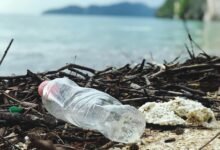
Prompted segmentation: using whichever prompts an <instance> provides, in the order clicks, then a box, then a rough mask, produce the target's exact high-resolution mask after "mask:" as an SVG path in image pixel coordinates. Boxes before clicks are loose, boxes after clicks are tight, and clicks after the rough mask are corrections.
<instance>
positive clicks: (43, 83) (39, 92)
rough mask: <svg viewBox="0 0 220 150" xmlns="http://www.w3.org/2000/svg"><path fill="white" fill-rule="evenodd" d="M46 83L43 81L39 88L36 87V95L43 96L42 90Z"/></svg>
mask: <svg viewBox="0 0 220 150" xmlns="http://www.w3.org/2000/svg"><path fill="white" fill-rule="evenodd" d="M47 83H48V81H43V82H42V83H41V84H40V85H39V86H38V94H39V95H40V96H42V95H43V90H44V87H45V86H46V85H47Z"/></svg>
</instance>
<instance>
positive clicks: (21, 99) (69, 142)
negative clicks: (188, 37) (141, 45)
mask: <svg viewBox="0 0 220 150" xmlns="http://www.w3.org/2000/svg"><path fill="white" fill-rule="evenodd" d="M58 77H68V78H70V79H71V80H73V81H75V82H76V83H78V84H79V85H80V86H83V87H91V88H95V89H98V90H101V91H104V92H107V93H109V94H110V95H112V96H114V97H115V98H117V99H119V100H120V101H121V102H122V103H123V104H130V105H133V106H135V107H139V106H141V105H142V104H144V103H146V102H152V101H157V102H165V101H169V100H171V99H173V98H174V97H176V96H181V97H186V98H189V99H192V100H195V101H199V102H201V103H202V104H203V105H205V106H207V107H209V108H211V109H212V110H213V111H214V112H215V115H216V118H217V119H218V120H219V119H220V99H219V94H220V93H219V92H220V89H219V87H220V58H219V57H216V56H209V55H207V54H205V53H201V54H199V55H198V56H197V57H195V56H191V58H190V59H188V60H187V61H185V62H184V63H181V64H180V63H178V62H177V60H174V61H172V62H170V63H165V64H153V63H148V62H146V61H145V60H143V61H142V62H141V63H140V64H138V65H136V66H131V65H129V64H127V65H125V66H123V67H121V68H113V67H110V68H107V69H105V70H102V71H97V70H95V69H92V68H88V67H84V66H80V65H76V64H68V65H66V66H64V67H62V68H60V69H58V70H54V71H48V72H43V73H33V72H31V71H30V70H28V71H27V74H26V75H21V76H1V77H0V111H1V113H0V149H22V148H23V149H25V148H26V147H27V146H28V149H32V148H39V149H54V150H55V149H56V150H58V149H83V148H84V149H101V148H102V149H106V148H107V147H110V146H111V144H109V140H108V139H106V138H105V137H104V136H102V135H101V134H99V133H97V132H93V131H87V130H82V129H79V128H77V127H75V126H73V125H70V124H66V123H65V122H62V121H60V120H56V119H55V118H54V117H52V116H51V115H49V114H48V113H47V111H46V110H45V108H43V106H42V102H41V98H40V96H39V95H38V93H37V88H38V85H39V84H40V83H41V82H42V81H44V80H51V79H54V78H58ZM12 106H19V107H20V108H22V110H23V111H21V112H17V113H14V112H10V111H9V108H10V110H11V108H12ZM114 144H117V143H114Z"/></svg>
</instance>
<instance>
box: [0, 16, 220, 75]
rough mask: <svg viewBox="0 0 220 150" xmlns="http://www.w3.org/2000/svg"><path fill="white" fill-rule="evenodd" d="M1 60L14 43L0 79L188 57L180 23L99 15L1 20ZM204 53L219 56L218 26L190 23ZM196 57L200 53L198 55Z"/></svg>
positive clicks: (2, 66)
mask: <svg viewBox="0 0 220 150" xmlns="http://www.w3.org/2000/svg"><path fill="white" fill-rule="evenodd" d="M0 20H1V22H0V56H2V55H3V53H4V50H5V48H6V47H7V45H8V43H9V41H10V39H11V38H14V39H15V41H14V43H13V45H12V47H11V49H10V50H9V52H8V55H7V56H6V58H5V60H4V62H3V64H2V65H1V66H0V75H11V74H12V73H15V74H25V73H26V70H27V69H30V70H32V71H34V72H42V71H47V70H53V69H57V68H58V67H62V66H63V65H65V64H66V63H77V64H81V65H86V66H89V67H93V68H97V69H102V68H105V67H107V66H122V65H124V64H126V63H136V62H140V61H141V59H143V58H145V59H147V60H148V61H156V62H163V60H164V59H165V60H172V59H174V58H175V57H176V56H179V55H181V60H184V59H186V58H187V55H186V50H185V48H184V43H187V42H188V40H187V35H186V33H185V30H184V28H183V24H182V22H181V21H179V20H169V19H156V18H132V17H104V16H19V15H17V16H16V15H14V16H13V15H0ZM189 28H190V30H191V33H192V35H193V37H194V40H196V41H197V42H198V43H199V44H200V45H201V47H203V48H204V49H205V50H206V51H207V52H208V53H211V54H216V55H220V52H219V51H218V50H219V48H220V37H219V35H220V30H219V29H220V23H219V22H212V23H202V22H196V21H191V22H189ZM197 52H199V51H197Z"/></svg>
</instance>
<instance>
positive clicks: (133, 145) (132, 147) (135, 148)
mask: <svg viewBox="0 0 220 150" xmlns="http://www.w3.org/2000/svg"><path fill="white" fill-rule="evenodd" d="M129 150H139V146H138V145H137V144H132V145H131V146H130V148H129Z"/></svg>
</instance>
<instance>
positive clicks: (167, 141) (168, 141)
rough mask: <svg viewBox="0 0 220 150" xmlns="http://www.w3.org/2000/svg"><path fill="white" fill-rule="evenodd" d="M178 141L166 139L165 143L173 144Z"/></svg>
mask: <svg viewBox="0 0 220 150" xmlns="http://www.w3.org/2000/svg"><path fill="white" fill-rule="evenodd" d="M175 141H176V139H175V138H169V139H166V140H165V141H164V142H165V143H171V142H175Z"/></svg>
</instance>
